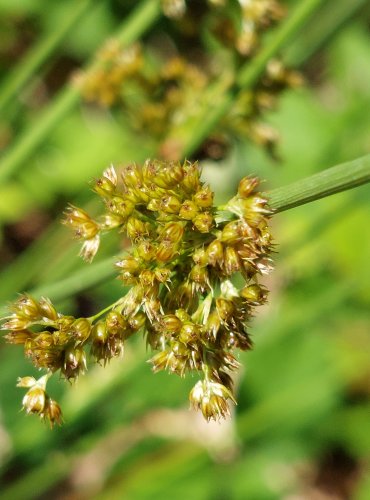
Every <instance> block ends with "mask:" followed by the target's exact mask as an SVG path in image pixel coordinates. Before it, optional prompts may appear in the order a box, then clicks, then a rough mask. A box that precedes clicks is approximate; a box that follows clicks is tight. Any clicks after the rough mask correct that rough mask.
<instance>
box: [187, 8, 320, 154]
mask: <svg viewBox="0 0 370 500" xmlns="http://www.w3.org/2000/svg"><path fill="white" fill-rule="evenodd" d="M323 3H325V2H324V1H323V0H303V1H301V2H300V3H299V4H298V6H297V7H296V9H295V10H294V11H293V12H292V14H291V15H290V16H289V17H288V19H287V20H286V21H285V22H284V23H283V24H281V26H280V27H279V28H277V29H276V30H275V31H274V33H273V34H272V35H271V37H270V41H269V42H268V43H267V44H266V45H265V47H264V48H263V49H262V50H261V52H260V53H259V54H258V55H257V56H256V57H255V58H253V60H252V61H248V62H247V63H245V64H244V66H242V67H241V68H240V70H239V72H238V75H237V77H236V80H235V82H234V83H233V84H231V85H230V88H229V89H228V90H226V91H225V92H224V94H223V95H220V96H219V97H218V102H217V105H215V106H214V107H213V108H212V109H211V110H210V109H206V111H205V113H204V115H202V116H200V117H199V120H198V122H197V124H196V126H194V127H192V131H191V134H190V136H189V137H188V138H187V141H186V144H185V145H184V147H183V151H182V154H183V156H184V157H186V156H188V155H190V154H191V153H193V152H194V151H195V150H196V149H197V148H198V147H199V146H200V145H201V144H202V142H203V141H204V140H205V139H206V138H207V137H208V136H209V134H210V132H212V130H213V129H214V128H215V126H216V124H217V123H218V122H219V121H220V119H221V118H222V117H223V116H225V115H226V114H227V112H228V111H229V110H230V108H231V106H232V104H233V102H234V98H235V96H236V95H237V94H238V92H239V91H240V90H242V89H246V88H251V87H253V85H255V83H256V82H257V81H258V79H259V78H260V76H261V75H262V73H263V72H264V71H265V68H266V64H267V63H268V61H269V60H270V59H271V58H272V57H274V56H275V55H276V54H277V53H278V52H279V51H280V50H281V49H282V48H283V47H284V46H286V45H287V43H288V42H289V41H291V40H292V39H293V38H294V36H295V35H296V34H297V33H298V32H299V30H300V29H301V28H302V26H304V24H305V23H306V22H307V20H308V19H310V18H311V16H312V15H313V14H314V13H315V12H316V11H317V10H318V9H319V7H320V6H321V5H322V4H323ZM211 92H213V89H211ZM205 102H208V99H207V97H206V98H205ZM213 102H215V101H214V99H213Z"/></svg>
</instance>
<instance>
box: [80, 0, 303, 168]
mask: <svg viewBox="0 0 370 500" xmlns="http://www.w3.org/2000/svg"><path fill="white" fill-rule="evenodd" d="M162 5H163V10H164V12H165V13H166V15H168V16H169V17H171V18H175V19H176V22H175V30H174V33H173V38H171V39H168V40H166V41H164V40H162V41H161V44H160V46H161V49H159V48H158V47H157V46H151V44H150V43H149V42H147V43H146V44H145V45H142V44H141V45H140V44H138V43H137V44H135V45H132V46H122V45H121V44H120V43H119V42H118V41H117V40H110V41H109V42H108V44H107V45H106V46H104V47H103V48H102V49H100V51H99V52H98V54H97V57H96V64H95V65H94V66H93V67H92V68H90V69H89V70H87V71H85V72H80V73H78V74H77V75H76V77H75V84H76V85H77V87H78V88H79V89H80V92H81V95H82V97H83V98H84V99H85V100H86V101H87V102H90V103H96V104H97V105H99V106H103V107H105V108H109V109H111V110H112V111H113V112H114V113H116V114H117V115H118V116H119V117H120V119H123V120H124V121H125V122H126V123H127V124H130V127H132V128H133V129H134V130H135V132H136V133H141V134H145V135H146V136H148V137H150V138H151V140H154V141H157V142H159V143H162V147H160V154H161V156H162V157H163V158H164V159H170V160H178V159H179V158H180V157H181V151H180V150H181V147H178V146H176V145H173V144H172V142H174V141H173V140H171V135H173V131H177V135H178V130H179V128H183V129H184V130H187V129H191V127H192V126H191V123H192V120H193V119H194V118H195V117H197V116H198V114H199V110H200V109H202V108H203V107H204V102H206V101H207V98H206V97H205V96H206V94H207V92H208V91H209V89H211V88H212V87H213V86H214V84H215V82H217V85H218V86H219V87H220V94H222V93H223V92H225V91H226V89H227V88H228V87H229V86H230V85H234V84H235V82H236V81H237V75H238V70H239V69H240V68H241V67H242V65H243V64H245V62H246V61H248V60H249V59H250V58H253V57H254V56H255V55H256V54H257V53H258V51H259V48H260V42H261V36H262V34H263V32H264V31H265V30H266V29H268V28H269V27H271V26H272V25H274V24H275V23H276V22H278V21H279V20H280V19H282V17H283V9H282V7H281V6H280V4H279V3H278V2H275V1H273V0H266V1H264V0H258V1H256V0H243V1H242V0H240V2H232V1H210V2H208V4H207V3H206V2H187V3H186V2H184V1H182V0H174V1H172V0H166V1H163V2H162ZM220 44H221V45H220ZM300 84H301V77H300V75H299V73H297V72H296V71H292V70H290V69H287V68H286V67H285V66H284V65H283V63H282V62H281V61H280V60H278V59H273V60H271V61H270V62H269V64H268V66H267V68H266V71H265V74H263V75H262V76H261V78H260V79H259V81H258V82H257V83H256V84H255V85H254V87H253V88H252V89H250V90H248V91H243V90H241V89H240V92H238V97H237V99H235V101H234V103H233V105H232V109H231V110H230V112H228V114H227V117H226V118H225V119H224V120H222V122H221V123H220V124H219V125H218V127H216V129H215V130H214V131H213V132H212V134H211V135H210V137H208V139H207V141H206V143H205V144H203V145H202V146H201V147H200V150H201V151H203V152H204V153H205V154H206V155H208V156H209V157H211V158H215V159H219V158H220V157H222V156H224V154H225V153H226V151H227V150H228V146H229V144H230V143H231V141H232V140H233V138H235V137H243V138H247V139H249V140H251V141H253V142H255V143H256V144H258V145H260V146H262V147H264V148H265V149H266V150H267V151H268V152H269V153H271V154H272V155H273V156H276V155H275V145H276V143H277V140H278V135H277V133H276V132H275V130H274V129H272V128H271V127H270V126H268V125H267V124H265V123H264V121H263V119H262V118H263V115H264V113H266V111H269V110H272V109H274V108H275V107H276V104H277V100H278V97H279V95H280V94H281V92H282V91H283V90H284V89H286V88H292V87H296V86H297V85H300ZM217 99H218V97H217V95H216V96H215V95H212V97H211V100H212V102H213V103H214V102H215V100H216V102H217ZM171 132H172V134H171ZM171 144H172V145H171ZM210 145H213V147H209V146H210ZM198 157H199V155H198Z"/></svg>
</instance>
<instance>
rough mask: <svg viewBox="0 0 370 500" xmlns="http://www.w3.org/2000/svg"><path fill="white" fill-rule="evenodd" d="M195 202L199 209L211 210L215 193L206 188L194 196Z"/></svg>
mask: <svg viewBox="0 0 370 500" xmlns="http://www.w3.org/2000/svg"><path fill="white" fill-rule="evenodd" d="M194 202H195V204H196V205H197V206H198V207H201V208H210V207H211V206H212V205H213V192H212V190H211V188H210V187H209V186H205V187H203V188H202V189H200V190H199V191H197V192H196V194H195V195H194Z"/></svg>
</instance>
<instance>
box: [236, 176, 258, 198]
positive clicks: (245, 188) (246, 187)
mask: <svg viewBox="0 0 370 500" xmlns="http://www.w3.org/2000/svg"><path fill="white" fill-rule="evenodd" d="M258 184H259V179H258V177H243V179H242V180H241V181H240V182H239V187H238V194H239V196H240V197H241V198H247V197H248V196H249V195H250V194H251V193H252V192H253V191H254V190H255V188H256V187H257V186H258Z"/></svg>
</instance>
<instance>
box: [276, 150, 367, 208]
mask: <svg viewBox="0 0 370 500" xmlns="http://www.w3.org/2000/svg"><path fill="white" fill-rule="evenodd" d="M368 182H370V154H369V155H366V156H363V157H361V158H357V159H356V160H352V161H349V162H346V163H342V164H341V165H337V166H335V167H332V168H328V169H327V170H323V171H322V172H319V173H317V174H315V175H312V176H311V177H307V178H306V179H302V180H300V181H297V182H294V183H293V184H289V185H288V186H285V187H281V188H277V189H274V190H272V191H270V192H268V193H266V194H267V196H268V198H269V205H270V207H271V208H272V209H273V210H274V211H275V212H283V211H284V210H289V209H291V208H294V207H298V206H300V205H304V204H305V203H310V202H311V201H315V200H319V199H320V198H325V197H326V196H330V195H332V194H335V193H339V192H341V191H346V190H347V189H352V188H354V187H356V186H360V185H361V184H366V183H368Z"/></svg>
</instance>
